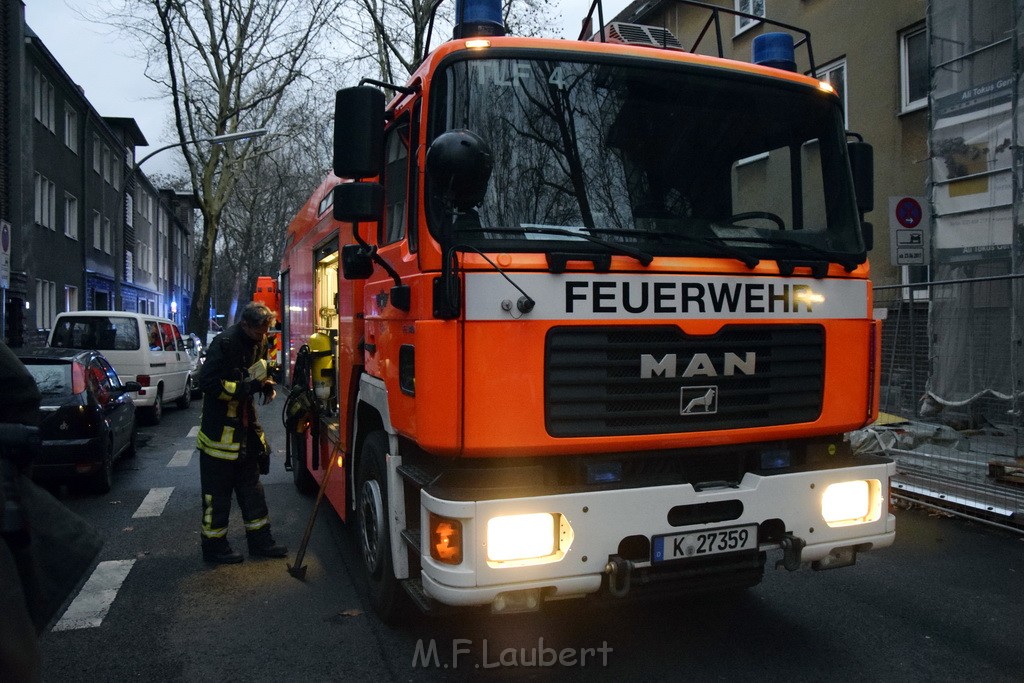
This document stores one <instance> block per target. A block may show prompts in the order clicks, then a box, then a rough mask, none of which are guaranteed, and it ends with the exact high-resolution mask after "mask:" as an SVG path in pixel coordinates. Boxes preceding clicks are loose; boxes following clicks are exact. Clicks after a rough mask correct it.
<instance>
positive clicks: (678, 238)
mask: <svg viewBox="0 0 1024 683" xmlns="http://www.w3.org/2000/svg"><path fill="white" fill-rule="evenodd" d="M594 232H601V233H609V234H612V235H628V236H638V237H653V238H654V239H663V240H672V241H673V242H685V243H686V244H699V245H701V246H704V247H708V248H710V249H712V250H713V251H714V252H715V256H728V257H729V258H734V259H736V260H737V261H739V262H741V263H742V264H743V265H745V266H746V267H747V268H754V267H755V266H757V264H758V263H760V262H761V260H760V259H758V258H757V257H756V256H754V255H752V254H749V253H747V252H745V251H743V250H742V249H738V248H736V247H731V246H729V245H728V244H726V243H725V242H724V241H723V240H722V239H721V238H719V237H695V236H693V235H683V234H680V233H675V232H656V231H654V230H623V229H620V228H619V229H616V228H594Z"/></svg>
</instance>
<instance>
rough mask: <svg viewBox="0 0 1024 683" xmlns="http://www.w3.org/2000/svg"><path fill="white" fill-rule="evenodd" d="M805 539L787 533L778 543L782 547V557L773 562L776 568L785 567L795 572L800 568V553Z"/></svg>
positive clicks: (805, 542) (805, 543)
mask: <svg viewBox="0 0 1024 683" xmlns="http://www.w3.org/2000/svg"><path fill="white" fill-rule="evenodd" d="M805 545H807V541H805V540H804V539H802V538H798V537H796V536H794V535H792V534H787V535H786V537H785V538H784V539H782V541H781V542H780V543H779V546H780V547H781V548H782V559H781V560H779V561H778V562H776V563H775V568H776V569H782V568H783V567H785V568H786V570H787V571H791V572H795V571H796V570H797V569H800V555H801V553H803V550H804V546H805Z"/></svg>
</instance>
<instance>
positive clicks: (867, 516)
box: [821, 479, 882, 527]
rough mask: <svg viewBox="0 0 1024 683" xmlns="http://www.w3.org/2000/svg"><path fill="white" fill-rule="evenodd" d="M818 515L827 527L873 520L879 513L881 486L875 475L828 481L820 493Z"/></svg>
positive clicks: (880, 507) (864, 522) (880, 511)
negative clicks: (856, 478) (873, 476)
mask: <svg viewBox="0 0 1024 683" xmlns="http://www.w3.org/2000/svg"><path fill="white" fill-rule="evenodd" d="M821 516H822V517H823V518H824V519H825V523H826V524H828V525H829V526H830V527H839V526H851V525H853V524H866V523H867V522H874V521H876V520H877V519H879V518H880V517H881V516H882V487H881V485H880V484H879V482H878V480H877V479H861V480H858V481H844V482H840V483H836V484H830V485H829V486H828V488H826V489H825V493H823V494H822V496H821Z"/></svg>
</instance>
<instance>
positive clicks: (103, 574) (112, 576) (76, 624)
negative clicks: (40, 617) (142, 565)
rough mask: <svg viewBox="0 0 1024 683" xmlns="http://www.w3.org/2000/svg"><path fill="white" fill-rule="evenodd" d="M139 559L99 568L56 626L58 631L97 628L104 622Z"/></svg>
mask: <svg viewBox="0 0 1024 683" xmlns="http://www.w3.org/2000/svg"><path fill="white" fill-rule="evenodd" d="M134 564H135V560H109V561H107V562H100V563H99V564H98V565H96V569H94V570H93V572H92V575H91V576H90V577H89V580H88V581H86V582H85V585H84V586H82V590H81V591H79V592H78V595H77V596H75V599H74V600H73V601H72V602H71V604H70V605H69V606H68V609H67V611H65V612H64V615H63V616H62V617H61V618H60V621H58V622H57V623H56V624H54V626H53V630H54V631H72V630H74V629H79V628H95V627H96V626H99V625H100V624H101V623H103V618H104V617H105V616H107V612H108V611H109V610H110V605H111V603H113V602H114V598H116V597H117V591H118V590H119V589H120V588H121V584H123V583H124V580H125V579H126V578H127V577H128V572H130V571H131V569H132V566H133V565H134Z"/></svg>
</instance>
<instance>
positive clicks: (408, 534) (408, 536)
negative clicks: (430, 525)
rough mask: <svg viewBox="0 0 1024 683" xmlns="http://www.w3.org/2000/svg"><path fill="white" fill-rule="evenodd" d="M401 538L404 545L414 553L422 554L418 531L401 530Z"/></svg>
mask: <svg viewBox="0 0 1024 683" xmlns="http://www.w3.org/2000/svg"><path fill="white" fill-rule="evenodd" d="M401 536H402V540H403V541H405V544H406V545H408V546H409V547H410V548H412V549H413V550H414V551H416V554H417V555H422V554H423V547H422V546H421V545H420V532H419V529H402V533H401Z"/></svg>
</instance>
